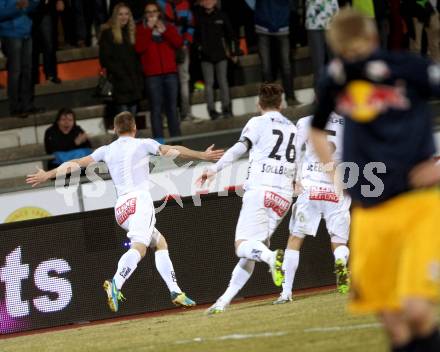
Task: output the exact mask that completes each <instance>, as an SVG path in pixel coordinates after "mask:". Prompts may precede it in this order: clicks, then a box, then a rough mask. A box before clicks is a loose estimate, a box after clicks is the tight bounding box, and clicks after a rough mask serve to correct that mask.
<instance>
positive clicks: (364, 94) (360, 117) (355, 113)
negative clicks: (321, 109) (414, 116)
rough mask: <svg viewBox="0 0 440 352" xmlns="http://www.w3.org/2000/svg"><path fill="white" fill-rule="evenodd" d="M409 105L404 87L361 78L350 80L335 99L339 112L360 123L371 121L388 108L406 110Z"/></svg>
mask: <svg viewBox="0 0 440 352" xmlns="http://www.w3.org/2000/svg"><path fill="white" fill-rule="evenodd" d="M409 107H410V102H409V100H408V98H407V97H406V96H405V90H404V87H393V86H388V85H383V84H373V83H370V82H367V81H361V80H358V81H353V82H350V83H349V84H348V85H347V87H346V88H345V91H344V93H343V94H342V95H341V96H340V97H339V98H338V101H337V111H338V112H339V113H341V114H342V115H345V116H349V117H351V118H352V119H353V120H354V121H357V122H361V123H367V122H371V121H373V120H374V119H376V118H377V117H378V116H379V115H380V114H383V113H384V112H386V111H387V110H388V109H397V110H406V109H408V108H409Z"/></svg>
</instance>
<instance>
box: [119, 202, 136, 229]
mask: <svg viewBox="0 0 440 352" xmlns="http://www.w3.org/2000/svg"><path fill="white" fill-rule="evenodd" d="M134 213H136V198H130V199H127V200H126V201H125V202H124V203H123V204H122V205H121V206H119V207H117V208H116V210H115V214H116V221H117V222H118V224H119V225H122V224H123V223H124V222H125V221H126V220H127V219H128V217H129V216H130V215H132V214H134Z"/></svg>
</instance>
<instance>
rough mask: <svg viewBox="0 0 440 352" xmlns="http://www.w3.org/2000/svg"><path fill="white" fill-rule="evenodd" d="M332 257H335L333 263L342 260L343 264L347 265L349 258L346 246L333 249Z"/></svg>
mask: <svg viewBox="0 0 440 352" xmlns="http://www.w3.org/2000/svg"><path fill="white" fill-rule="evenodd" d="M333 255H334V256H335V261H337V260H338V259H342V260H343V261H344V264H345V265H347V262H348V257H349V256H350V250H349V249H348V247H347V246H339V247H338V248H336V249H335V251H334V252H333Z"/></svg>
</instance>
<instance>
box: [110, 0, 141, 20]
mask: <svg viewBox="0 0 440 352" xmlns="http://www.w3.org/2000/svg"><path fill="white" fill-rule="evenodd" d="M119 2H121V0H110V13H112V12H113V8H114V7H115V6H116V5H117V4H118V3H119ZM124 3H125V4H126V5H128V7H129V8H130V10H131V13H132V14H133V18H134V21H135V22H136V23H137V22H138V21H140V20H142V18H143V16H144V10H145V3H146V1H145V0H126V1H124Z"/></svg>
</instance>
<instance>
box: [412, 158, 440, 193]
mask: <svg viewBox="0 0 440 352" xmlns="http://www.w3.org/2000/svg"><path fill="white" fill-rule="evenodd" d="M409 182H410V184H411V186H413V187H414V188H422V187H430V186H434V185H436V184H439V183H440V163H439V162H438V161H437V162H436V161H435V160H428V161H424V162H422V163H420V164H418V165H416V166H415V167H414V168H413V169H412V170H411V172H410V173H409Z"/></svg>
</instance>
